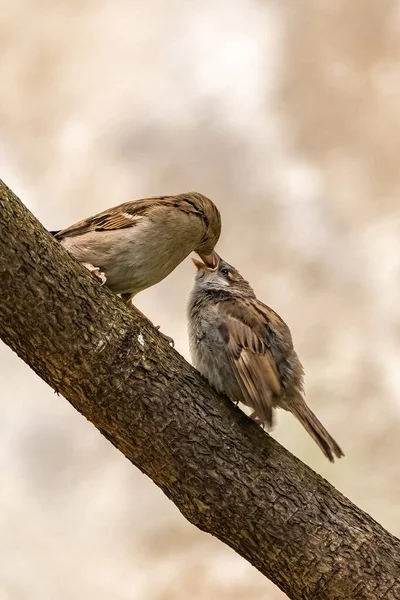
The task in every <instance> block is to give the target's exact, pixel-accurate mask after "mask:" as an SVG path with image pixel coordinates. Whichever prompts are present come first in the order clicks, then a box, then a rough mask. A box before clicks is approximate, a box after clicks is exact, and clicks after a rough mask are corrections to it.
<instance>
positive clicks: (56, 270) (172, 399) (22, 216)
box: [0, 181, 400, 600]
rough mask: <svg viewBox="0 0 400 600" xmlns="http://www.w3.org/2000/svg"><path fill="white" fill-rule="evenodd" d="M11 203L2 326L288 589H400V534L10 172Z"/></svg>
mask: <svg viewBox="0 0 400 600" xmlns="http://www.w3.org/2000/svg"><path fill="white" fill-rule="evenodd" d="M0 211H1V212H0V231H1V235H0V282H1V283H0V336H1V338H2V339H3V340H4V342H5V343H6V344H8V345H9V346H10V347H11V348H12V349H13V350H14V351H15V352H16V353H17V354H18V355H19V356H20V357H21V358H22V359H23V360H24V361H25V362H26V363H27V364H28V365H29V366H30V367H31V368H32V369H34V371H35V372H36V373H37V374H38V375H39V377H41V378H42V379H44V380H45V381H46V382H47V383H48V384H49V385H50V386H51V387H52V388H53V389H54V390H56V391H58V392H59V393H60V394H62V395H63V396H65V398H67V399H68V401H69V402H70V403H71V404H72V405H73V406H74V407H75V408H76V409H77V410H78V411H79V412H81V413H82V414H83V415H84V416H85V417H86V418H87V419H89V420H90V421H91V422H92V423H93V424H94V425H95V426H96V427H97V428H98V429H99V430H100V431H101V432H102V434H103V435H105V436H106V437H107V439H108V440H109V441H110V442H111V443H112V444H114V446H116V448H118V449H119V450H120V451H121V452H123V454H124V455H125V456H126V457H127V458H128V459H129V460H130V461H131V462H132V463H133V464H134V465H136V466H137V467H138V468H139V469H140V470H141V471H142V472H143V473H146V475H148V476H149V477H151V479H152V480H153V481H154V482H155V483H156V484H157V485H158V486H159V487H160V488H161V489H162V490H163V491H164V492H165V494H166V495H167V496H168V498H170V499H171V500H172V501H173V502H174V503H175V504H176V505H177V506H178V508H179V509H180V511H181V512H182V514H183V515H184V516H185V517H186V518H187V519H188V520H189V521H190V522H191V523H193V524H194V525H196V526H197V527H199V528H200V529H202V530H203V531H207V532H209V533H211V534H212V535H214V536H216V537H218V538H219V539H220V540H222V541H223V542H225V543H226V544H228V545H229V546H231V547H232V548H233V549H234V550H236V552H238V553H239V554H240V555H241V556H243V557H244V558H246V559H247V560H248V561H249V562H250V563H251V564H253V565H254V566H255V567H256V568H257V569H259V570H260V571H261V572H262V573H264V575H266V576H267V577H269V579H271V580H272V581H273V582H274V583H276V584H277V585H278V586H279V587H280V588H281V589H282V590H283V591H284V592H286V594H287V595H288V596H289V597H290V598H293V599H298V600H300V599H311V598H312V599H327V600H339V599H343V600H344V599H345V600H350V599H352V600H355V599H368V600H374V599H378V598H379V599H380V600H382V599H387V600H395V599H398V598H400V542H399V540H397V539H396V538H395V537H393V536H392V535H390V534H389V533H388V532H387V531H385V530H384V529H383V528H382V527H381V526H380V525H379V524H377V523H376V522H375V521H374V520H373V519H372V518H371V517H370V516H368V515H367V514H365V513H363V512H362V511H361V510H360V509H359V508H357V507H356V506H354V505H353V504H352V503H351V502H350V501H349V500H347V499H346V498H345V497H344V496H343V495H342V494H340V493H339V492H338V491H337V490H335V488H333V487H332V486H331V485H329V483H328V482H326V481H325V480H324V479H322V478H321V477H319V476H318V475H317V474H316V473H314V472H313V471H312V470H311V469H309V468H308V467H307V466H305V465H304V464H303V463H301V462H300V461H299V460H297V459H296V458H295V457H294V456H292V455H291V454H290V453H289V452H287V451H286V450H285V449H284V448H282V447H281V446H280V445H279V444H278V443H277V442H276V441H274V440H273V439H272V438H271V437H270V436H269V435H267V434H266V433H264V432H263V431H262V430H261V429H260V428H259V427H258V426H256V425H255V424H254V423H253V422H251V421H250V420H249V419H248V418H247V417H245V416H244V415H243V413H241V411H239V410H238V409H236V408H235V407H234V406H233V405H232V404H231V403H230V402H229V401H228V400H227V399H225V398H221V397H218V395H216V394H215V393H214V392H213V391H212V390H211V389H210V388H209V386H208V385H207V384H206V382H205V381H204V380H203V379H202V378H201V376H200V375H199V374H198V373H197V372H196V371H195V370H194V369H193V368H192V367H191V366H190V365H188V364H187V363H186V362H185V360H184V359H183V358H182V357H181V356H180V355H179V354H178V353H177V352H175V351H174V350H173V349H171V348H169V346H168V345H167V343H166V342H164V340H163V339H161V338H160V336H159V335H158V334H157V332H156V331H155V330H154V328H153V327H152V326H151V324H150V323H148V322H147V321H146V320H145V319H143V318H142V317H141V316H140V315H139V314H136V313H135V314H131V313H129V312H128V311H127V310H126V309H125V307H124V306H123V304H122V303H121V302H120V301H119V299H118V298H116V297H114V296H113V295H112V294H111V293H110V292H109V291H108V290H106V289H104V288H102V287H100V285H99V284H98V283H97V282H96V281H95V280H94V279H93V278H92V277H90V276H89V275H88V274H87V272H86V271H85V269H84V268H83V267H81V266H80V265H79V264H78V263H76V262H75V261H74V260H73V259H72V258H71V257H70V256H69V255H68V254H67V253H66V252H65V251H64V250H63V248H62V247H61V246H60V245H59V244H57V242H55V241H54V240H53V239H52V237H51V236H50V235H49V234H48V233H47V232H46V230H45V229H43V227H42V226H41V225H40V223H39V222H38V221H37V220H36V219H35V218H34V217H33V216H32V214H31V213H30V212H29V211H28V210H27V209H26V208H25V207H24V206H23V204H22V203H21V202H20V201H19V200H18V199H17V198H16V197H15V196H14V194H13V193H12V192H11V191H10V190H9V189H8V188H7V187H6V186H5V185H4V184H3V183H2V182H1V181H0ZM58 401H59V400H58V399H56V398H55V402H58Z"/></svg>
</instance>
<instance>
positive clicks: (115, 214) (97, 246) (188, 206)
mask: <svg viewBox="0 0 400 600" xmlns="http://www.w3.org/2000/svg"><path fill="white" fill-rule="evenodd" d="M51 233H52V234H53V235H54V236H55V237H56V239H57V240H59V241H60V242H61V244H62V245H63V246H64V248H66V250H68V251H69V252H70V253H71V254H72V255H73V256H74V257H75V258H76V259H77V260H78V261H79V262H81V263H82V264H83V265H84V266H86V267H87V268H88V269H89V270H90V271H92V272H93V273H94V274H95V275H97V277H99V278H100V279H101V280H102V281H103V283H105V284H106V286H107V287H108V288H109V289H110V290H112V291H113V292H115V293H116V294H120V295H121V297H122V299H123V300H124V301H125V302H127V303H128V302H131V301H132V299H133V298H134V296H135V295H136V294H137V293H138V292H141V291H142V290H145V289H146V288H148V287H151V286H152V285H155V284H156V283H158V282H159V281H161V280H162V279H164V278H165V277H167V275H169V274H170V273H171V271H173V270H174V269H175V267H177V266H178V265H179V263H181V262H182V261H183V260H184V259H185V258H186V257H187V256H188V255H189V254H190V253H191V252H192V251H194V252H197V254H198V255H199V256H200V257H201V259H202V260H203V261H204V262H205V263H206V264H208V265H209V266H213V264H214V263H215V259H214V246H215V245H216V243H217V242H218V239H219V236H220V233H221V217H220V213H219V211H218V209H217V207H216V206H215V204H214V203H213V202H212V201H211V200H209V199H208V198H206V197H205V196H203V195H202V194H199V193H196V192H189V193H186V194H178V195H177V196H159V197H155V198H146V199H143V200H134V201H133V202H126V203H125V204H120V205H119V206H115V207H114V208H110V209H108V210H105V211H103V212H101V213H99V214H98V215H95V216H94V217H89V218H88V219H84V220H83V221H79V222H78V223H75V225H71V227H68V228H67V229H62V230H61V231H53V232H51Z"/></svg>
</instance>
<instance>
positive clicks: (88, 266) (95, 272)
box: [82, 263, 107, 285]
mask: <svg viewBox="0 0 400 600" xmlns="http://www.w3.org/2000/svg"><path fill="white" fill-rule="evenodd" d="M82 264H83V266H84V267H86V269H87V270H88V271H90V273H92V274H93V275H94V276H95V277H97V278H98V279H100V281H101V285H104V284H105V282H106V281H107V277H106V276H105V274H104V273H103V271H100V267H95V266H94V265H92V263H82Z"/></svg>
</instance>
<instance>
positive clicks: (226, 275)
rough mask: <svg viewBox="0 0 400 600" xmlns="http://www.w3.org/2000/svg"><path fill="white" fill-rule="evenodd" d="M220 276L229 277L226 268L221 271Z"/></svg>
mask: <svg viewBox="0 0 400 600" xmlns="http://www.w3.org/2000/svg"><path fill="white" fill-rule="evenodd" d="M221 275H223V276H224V277H228V275H229V269H227V268H226V267H224V268H223V269H221Z"/></svg>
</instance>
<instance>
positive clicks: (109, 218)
mask: <svg viewBox="0 0 400 600" xmlns="http://www.w3.org/2000/svg"><path fill="white" fill-rule="evenodd" d="M163 200H164V198H162V197H157V198H146V199H144V200H135V201H133V202H125V203H124V204H120V205H119V206H114V207H113V208H109V209H107V210H105V211H103V212H101V213H99V214H98V215H95V216H94V217H89V218H88V219H83V221H79V222H78V223H75V224H74V225H71V227H67V228H66V229H62V230H61V231H59V232H58V233H57V234H56V238H58V239H62V238H64V237H74V236H77V235H82V234H84V233H88V232H89V231H110V230H112V229H126V228H127V227H133V226H134V225H135V224H136V223H137V222H138V221H139V220H140V219H142V218H143V217H144V216H146V214H147V213H148V211H149V210H150V209H151V208H153V207H155V206H157V205H160V204H161V203H162V201H163Z"/></svg>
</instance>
